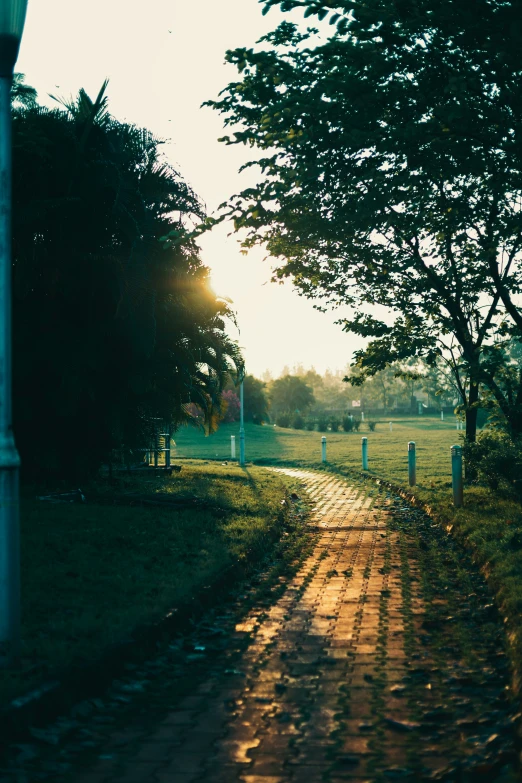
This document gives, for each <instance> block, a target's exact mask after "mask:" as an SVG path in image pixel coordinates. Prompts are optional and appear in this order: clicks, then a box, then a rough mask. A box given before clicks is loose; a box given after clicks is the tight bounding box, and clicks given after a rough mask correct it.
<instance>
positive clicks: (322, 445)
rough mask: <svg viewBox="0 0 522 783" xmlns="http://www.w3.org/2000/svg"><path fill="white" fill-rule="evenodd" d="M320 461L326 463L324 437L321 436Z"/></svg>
mask: <svg viewBox="0 0 522 783" xmlns="http://www.w3.org/2000/svg"><path fill="white" fill-rule="evenodd" d="M321 452H322V454H321V459H322V461H323V462H326V435H323V437H322V438H321Z"/></svg>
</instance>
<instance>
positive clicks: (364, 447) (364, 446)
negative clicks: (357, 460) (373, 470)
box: [361, 438, 368, 470]
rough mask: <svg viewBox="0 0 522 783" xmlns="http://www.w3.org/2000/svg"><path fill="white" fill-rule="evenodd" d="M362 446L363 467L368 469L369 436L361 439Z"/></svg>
mask: <svg viewBox="0 0 522 783" xmlns="http://www.w3.org/2000/svg"><path fill="white" fill-rule="evenodd" d="M361 446H362V469H363V470H368V438H362V439H361Z"/></svg>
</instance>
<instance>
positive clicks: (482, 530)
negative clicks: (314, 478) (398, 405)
mask: <svg viewBox="0 0 522 783" xmlns="http://www.w3.org/2000/svg"><path fill="white" fill-rule="evenodd" d="M245 430H246V457H247V461H250V460H251V461H253V462H257V463H259V464H263V463H264V464H270V463H271V464H278V463H279V464H282V463H288V464H294V465H308V466H310V467H314V468H319V469H323V468H326V469H327V470H332V471H335V472H336V473H341V474H343V475H346V476H348V477H351V478H354V479H358V478H359V477H360V474H361V472H362V471H361V436H363V435H365V436H367V437H368V451H369V468H370V470H369V471H368V474H369V475H373V476H378V477H381V478H383V479H386V480H388V481H391V482H393V483H395V484H397V485H400V486H402V487H404V488H408V467H407V466H408V462H407V444H408V441H410V440H413V441H415V443H416V451H417V482H418V484H417V487H416V488H415V489H414V490H413V493H414V495H415V497H416V498H417V499H418V500H419V501H420V502H422V503H424V504H426V505H427V506H428V507H429V509H430V513H431V514H432V516H434V517H435V518H437V519H438V520H439V521H440V522H441V523H442V524H443V525H445V526H446V528H447V529H448V531H449V532H451V533H452V534H453V535H456V536H457V537H458V538H459V539H460V540H461V541H462V542H463V543H464V545H465V546H466V547H467V548H468V549H470V550H471V551H472V554H473V557H474V560H475V561H476V563H477V564H478V565H479V566H480V568H481V569H482V570H483V572H484V573H485V575H486V577H487V579H488V582H489V584H490V586H491V588H492V589H493V591H494V593H495V595H496V601H497V605H498V607H499V610H500V611H501V613H502V616H503V617H504V618H505V623H506V629H507V634H508V640H509V646H510V655H511V660H512V662H513V669H514V683H515V687H516V688H517V689H518V690H519V691H520V690H522V508H521V505H520V503H518V502H517V501H515V500H514V499H511V498H509V497H505V496H499V495H496V494H493V493H492V492H490V491H489V490H488V489H487V488H486V487H480V486H473V487H467V488H466V489H465V505H464V507H463V508H461V509H455V508H454V507H453V502H452V490H451V460H450V447H451V446H452V445H453V444H454V443H460V440H461V437H462V433H461V432H457V431H456V421H455V418H454V417H446V419H445V421H444V422H441V421H440V419H435V418H433V417H428V416H426V417H416V418H401V419H397V420H395V421H394V422H393V431H392V432H390V430H389V424H388V422H387V421H386V422H382V423H379V424H378V425H377V430H376V431H375V432H373V433H372V432H369V431H368V430H367V428H366V427H365V428H364V430H361V431H360V432H359V433H342V432H341V433H331V432H329V433H326V436H327V460H328V462H327V465H326V466H323V465H322V464H321V436H322V434H323V433H320V432H305V431H299V430H291V429H283V428H279V427H268V426H266V427H259V426H255V425H247V426H246V427H245ZM231 435H235V436H236V443H237V448H239V428H238V426H237V425H236V424H228V425H222V426H221V427H220V429H219V431H218V432H217V433H216V434H215V435H211V436H210V437H208V438H205V437H204V436H203V435H202V434H201V433H200V432H198V431H197V430H194V429H190V428H185V429H183V430H180V431H179V432H178V433H177V434H176V438H175V440H176V455H177V457H178V459H179V460H180V462H183V458H184V457H196V456H197V457H204V458H207V459H210V458H213V459H216V458H218V459H224V458H227V459H228V458H229V457H230V436H231ZM408 489H409V488H408Z"/></svg>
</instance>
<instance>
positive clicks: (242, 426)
mask: <svg viewBox="0 0 522 783" xmlns="http://www.w3.org/2000/svg"><path fill="white" fill-rule="evenodd" d="M239 402H240V421H239V464H240V465H241V467H244V465H245V421H244V410H243V409H244V405H243V381H241V386H240V387H239Z"/></svg>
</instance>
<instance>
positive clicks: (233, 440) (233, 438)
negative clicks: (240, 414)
mask: <svg viewBox="0 0 522 783" xmlns="http://www.w3.org/2000/svg"><path fill="white" fill-rule="evenodd" d="M230 456H231V458H232V459H235V458H236V436H235V435H231V436H230Z"/></svg>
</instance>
